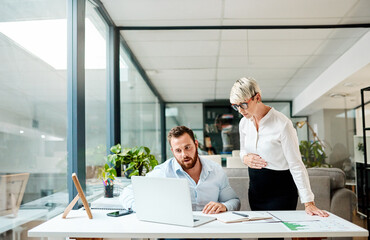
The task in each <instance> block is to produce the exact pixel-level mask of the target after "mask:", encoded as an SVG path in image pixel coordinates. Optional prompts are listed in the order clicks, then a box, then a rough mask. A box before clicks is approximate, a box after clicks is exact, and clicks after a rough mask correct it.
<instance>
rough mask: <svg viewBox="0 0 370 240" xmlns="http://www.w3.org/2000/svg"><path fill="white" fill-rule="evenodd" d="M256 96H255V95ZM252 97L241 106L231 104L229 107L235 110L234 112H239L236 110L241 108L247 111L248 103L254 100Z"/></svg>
mask: <svg viewBox="0 0 370 240" xmlns="http://www.w3.org/2000/svg"><path fill="white" fill-rule="evenodd" d="M256 95H257V94H256ZM256 95H254V96H256ZM254 96H253V97H251V98H250V99H249V100H248V101H247V102H243V103H241V104H239V105H238V104H231V107H232V108H233V109H234V110H235V111H239V109H238V108H242V109H243V110H247V109H248V103H249V102H250V101H252V99H253V98H254Z"/></svg>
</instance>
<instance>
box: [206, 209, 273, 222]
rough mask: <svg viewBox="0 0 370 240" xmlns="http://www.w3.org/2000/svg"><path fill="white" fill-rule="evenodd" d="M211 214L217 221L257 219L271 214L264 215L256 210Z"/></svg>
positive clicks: (269, 217) (263, 218)
mask: <svg viewBox="0 0 370 240" xmlns="http://www.w3.org/2000/svg"><path fill="white" fill-rule="evenodd" d="M212 215H213V216H215V217H216V218H217V220H218V221H221V222H224V223H238V222H248V221H258V220H265V219H271V218H272V217H271V216H264V215H262V214H259V213H256V212H223V213H218V214H212Z"/></svg>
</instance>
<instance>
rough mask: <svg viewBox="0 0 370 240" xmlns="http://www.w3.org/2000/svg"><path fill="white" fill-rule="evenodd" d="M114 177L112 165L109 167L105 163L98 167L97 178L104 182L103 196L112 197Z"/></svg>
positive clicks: (114, 172)
mask: <svg viewBox="0 0 370 240" xmlns="http://www.w3.org/2000/svg"><path fill="white" fill-rule="evenodd" d="M116 177H117V172H116V169H115V168H114V167H110V166H109V165H108V164H107V163H106V164H105V165H104V167H102V168H100V169H99V173H98V178H99V179H101V180H102V181H103V184H104V190H105V191H104V197H107V198H112V197H113V186H114V184H113V183H114V180H115V178H116Z"/></svg>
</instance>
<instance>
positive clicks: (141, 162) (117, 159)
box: [108, 144, 158, 178]
mask: <svg viewBox="0 0 370 240" xmlns="http://www.w3.org/2000/svg"><path fill="white" fill-rule="evenodd" d="M110 150H111V152H112V154H109V155H108V161H109V162H111V163H112V164H115V165H119V164H123V166H124V172H125V176H126V177H127V178H130V177H131V176H134V175H136V176H143V175H145V174H146V173H148V172H150V171H151V170H152V169H153V168H154V167H155V166H157V165H158V161H157V160H156V159H155V156H154V155H153V154H150V149H149V148H148V147H144V146H140V147H133V148H122V146H121V144H117V145H114V146H113V147H111V149H110Z"/></svg>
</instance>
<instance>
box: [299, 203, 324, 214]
mask: <svg viewBox="0 0 370 240" xmlns="http://www.w3.org/2000/svg"><path fill="white" fill-rule="evenodd" d="M304 208H305V211H306V213H307V214H309V215H311V216H313V215H318V216H320V217H328V216H329V214H328V213H327V212H325V211H324V210H320V209H318V208H317V207H316V205H315V203H314V202H306V203H305V204H304Z"/></svg>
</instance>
